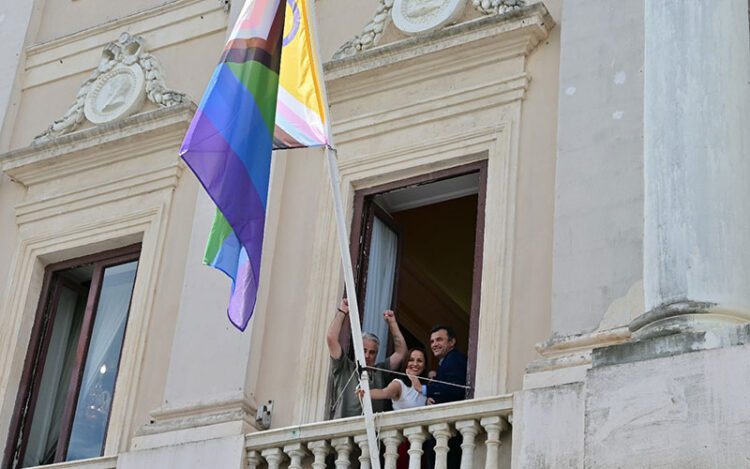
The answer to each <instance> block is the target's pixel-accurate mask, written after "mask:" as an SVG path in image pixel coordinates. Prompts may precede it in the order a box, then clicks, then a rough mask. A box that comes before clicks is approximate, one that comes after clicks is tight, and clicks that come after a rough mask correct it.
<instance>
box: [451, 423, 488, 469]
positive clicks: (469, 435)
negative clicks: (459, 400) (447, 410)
mask: <svg viewBox="0 0 750 469" xmlns="http://www.w3.org/2000/svg"><path fill="white" fill-rule="evenodd" d="M456 430H458V431H459V432H460V433H461V437H462V441H461V469H472V468H473V467H474V448H476V446H477V445H476V443H475V441H476V437H477V435H478V434H479V432H480V431H481V430H482V427H480V426H479V424H478V423H477V421H476V420H461V421H459V422H456Z"/></svg>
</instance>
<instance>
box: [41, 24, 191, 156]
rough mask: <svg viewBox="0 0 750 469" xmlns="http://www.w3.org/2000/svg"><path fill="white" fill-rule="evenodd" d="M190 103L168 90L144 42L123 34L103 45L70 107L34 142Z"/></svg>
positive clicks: (184, 96)
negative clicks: (142, 113)
mask: <svg viewBox="0 0 750 469" xmlns="http://www.w3.org/2000/svg"><path fill="white" fill-rule="evenodd" d="M189 101H190V99H189V98H188V97H187V96H186V95H185V94H184V93H180V92H179V91H175V90H172V89H169V88H168V87H167V85H166V83H165V80H164V74H163V73H162V70H161V65H160V64H159V61H158V60H157V58H156V57H155V56H154V55H153V54H151V53H150V52H148V50H147V49H146V43H145V41H144V39H143V38H142V37H140V36H132V35H130V34H128V33H126V32H124V33H122V34H121V35H120V37H119V38H118V39H117V40H115V41H112V42H110V43H108V44H106V45H105V46H104V48H103V49H102V52H101V58H100V60H99V64H98V66H97V67H96V69H94V71H93V72H92V73H91V74H90V75H89V76H88V78H86V80H85V81H84V82H83V83H82V84H81V86H80V88H79V89H78V92H77V93H76V96H75V99H74V101H73V104H72V105H71V106H70V107H69V108H68V110H67V111H66V112H65V113H64V114H63V116H62V117H61V118H59V119H57V120H55V121H54V122H52V123H51V124H50V125H49V127H47V129H46V130H45V131H44V132H42V133H41V134H39V135H37V136H36V137H35V138H34V140H33V143H34V144H40V143H44V142H47V141H49V140H52V139H55V138H58V137H61V136H63V135H66V134H69V133H72V132H75V131H76V130H78V129H79V128H81V127H86V126H88V127H91V126H100V125H105V124H111V123H113V122H116V121H119V120H122V119H125V118H127V117H130V116H132V115H134V114H138V113H141V112H145V111H149V110H153V109H154V108H159V107H170V106H175V105H178V104H184V103H187V102H189Z"/></svg>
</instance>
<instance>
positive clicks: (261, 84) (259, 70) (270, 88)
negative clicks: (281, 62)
mask: <svg viewBox="0 0 750 469" xmlns="http://www.w3.org/2000/svg"><path fill="white" fill-rule="evenodd" d="M224 65H226V66H227V67H229V69H230V70H231V71H232V73H234V76H235V77H236V78H237V80H239V82H240V83H242V84H243V85H245V88H246V89H247V91H249V92H250V94H251V95H252V96H253V100H254V101H255V105H256V106H258V110H259V111H260V114H261V115H262V116H263V120H264V121H265V122H266V126H267V127H268V133H269V134H271V135H273V130H274V128H275V127H276V122H275V121H276V95H277V93H278V89H279V74H278V73H276V72H274V71H273V70H271V69H270V68H268V67H266V66H265V65H263V64H262V63H260V62H254V61H250V62H245V63H241V64H238V63H233V62H227V63H225V64H224Z"/></svg>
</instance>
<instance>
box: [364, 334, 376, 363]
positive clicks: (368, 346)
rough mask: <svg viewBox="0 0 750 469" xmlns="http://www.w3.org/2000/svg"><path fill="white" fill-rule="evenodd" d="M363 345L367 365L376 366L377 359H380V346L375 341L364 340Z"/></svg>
mask: <svg viewBox="0 0 750 469" xmlns="http://www.w3.org/2000/svg"><path fill="white" fill-rule="evenodd" d="M362 345H364V347H365V365H367V366H373V365H375V359H376V358H377V357H378V344H377V343H375V341H374V340H370V339H362Z"/></svg>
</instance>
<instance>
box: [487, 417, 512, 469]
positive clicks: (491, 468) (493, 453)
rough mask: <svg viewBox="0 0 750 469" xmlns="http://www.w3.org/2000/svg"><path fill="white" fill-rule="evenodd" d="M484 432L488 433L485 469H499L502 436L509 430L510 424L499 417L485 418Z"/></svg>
mask: <svg viewBox="0 0 750 469" xmlns="http://www.w3.org/2000/svg"><path fill="white" fill-rule="evenodd" d="M481 423H482V426H483V427H484V431H486V432H487V442H486V443H485V445H486V446H487V460H486V461H485V463H484V467H485V469H497V467H498V459H499V456H500V434H501V433H502V432H504V431H505V430H506V429H507V428H508V422H506V421H505V419H504V418H502V417H500V416H499V415H497V416H494V417H484V418H482V420H481Z"/></svg>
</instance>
